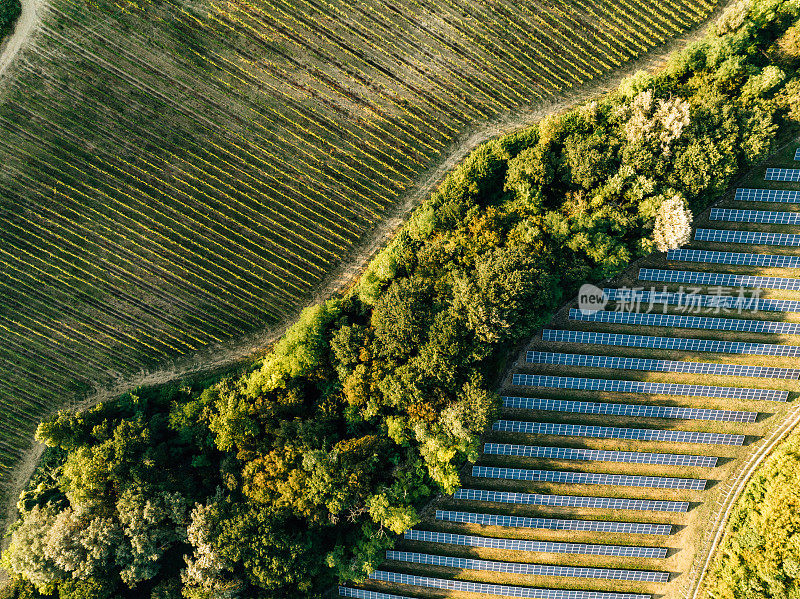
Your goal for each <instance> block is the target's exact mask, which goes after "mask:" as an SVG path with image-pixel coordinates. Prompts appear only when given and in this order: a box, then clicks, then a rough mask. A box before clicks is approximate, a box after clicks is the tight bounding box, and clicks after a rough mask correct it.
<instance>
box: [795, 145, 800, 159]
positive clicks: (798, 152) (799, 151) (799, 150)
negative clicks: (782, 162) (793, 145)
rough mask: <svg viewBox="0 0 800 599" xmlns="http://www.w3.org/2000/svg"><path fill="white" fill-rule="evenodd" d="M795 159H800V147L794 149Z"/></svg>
mask: <svg viewBox="0 0 800 599" xmlns="http://www.w3.org/2000/svg"><path fill="white" fill-rule="evenodd" d="M794 159H795V160H800V148H797V149H796V150H795V151H794Z"/></svg>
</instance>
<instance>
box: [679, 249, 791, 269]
mask: <svg viewBox="0 0 800 599" xmlns="http://www.w3.org/2000/svg"><path fill="white" fill-rule="evenodd" d="M667 260H672V261H675V262H706V263H709V264H733V265H737V266H765V267H774V268H800V256H790V255H788V254H748V253H743V252H719V251H711V250H689V249H676V250H669V251H668V252H667Z"/></svg>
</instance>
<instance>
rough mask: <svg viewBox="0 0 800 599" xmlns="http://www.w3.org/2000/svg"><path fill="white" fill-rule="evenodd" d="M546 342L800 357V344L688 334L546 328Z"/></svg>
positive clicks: (543, 335)
mask: <svg viewBox="0 0 800 599" xmlns="http://www.w3.org/2000/svg"><path fill="white" fill-rule="evenodd" d="M542 338H543V339H544V340H545V341H558V342H562V343H591V344H595V345H613V346H619V347H641V348H646V349H665V350H678V351H694V352H712V353H722V354H740V355H758V356H781V357H797V356H800V346H798V345H780V344H777V343H748V342H744V341H721V340H718V339H692V338H687V337H653V336H649V335H629V334H622V333H597V332H593V331H568V330H553V329H544V330H543V331H542Z"/></svg>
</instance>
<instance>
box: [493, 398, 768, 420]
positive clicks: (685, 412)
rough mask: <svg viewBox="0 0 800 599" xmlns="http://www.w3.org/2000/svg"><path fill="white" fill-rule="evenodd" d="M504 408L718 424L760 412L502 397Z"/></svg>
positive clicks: (752, 417) (751, 418)
mask: <svg viewBox="0 0 800 599" xmlns="http://www.w3.org/2000/svg"><path fill="white" fill-rule="evenodd" d="M502 399H503V407H505V408H515V409H520V410H541V411H547V412H572V413H575V414H608V415H610V416H636V417H639V418H680V419H681V420H715V421H717V422H755V421H756V418H757V417H758V413H757V412H741V411H736V410H710V409H706V408H683V407H679V406H654V405H650V404H619V403H597V402H590V401H571V400H565V399H540V398H536V397H509V396H503V398H502Z"/></svg>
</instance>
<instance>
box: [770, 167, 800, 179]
mask: <svg viewBox="0 0 800 599" xmlns="http://www.w3.org/2000/svg"><path fill="white" fill-rule="evenodd" d="M764 179H766V180H767V181H800V169H797V168H768V169H767V174H766V175H765V176H764Z"/></svg>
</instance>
